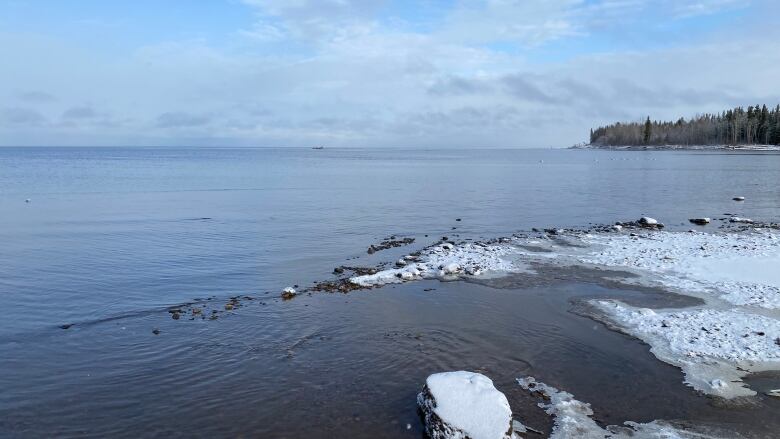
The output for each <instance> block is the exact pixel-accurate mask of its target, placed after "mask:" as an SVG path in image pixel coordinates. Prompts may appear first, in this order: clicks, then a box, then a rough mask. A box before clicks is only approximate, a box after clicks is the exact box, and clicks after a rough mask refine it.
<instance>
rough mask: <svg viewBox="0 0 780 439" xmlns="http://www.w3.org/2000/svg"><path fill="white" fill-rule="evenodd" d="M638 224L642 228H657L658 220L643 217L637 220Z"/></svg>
mask: <svg viewBox="0 0 780 439" xmlns="http://www.w3.org/2000/svg"><path fill="white" fill-rule="evenodd" d="M639 224H642V225H644V226H657V225H658V220H657V219H655V218H650V217H649V216H643V217H642V218H639Z"/></svg>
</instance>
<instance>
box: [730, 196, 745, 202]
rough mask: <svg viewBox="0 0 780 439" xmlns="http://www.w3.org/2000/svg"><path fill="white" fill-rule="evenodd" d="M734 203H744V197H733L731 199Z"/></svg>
mask: <svg viewBox="0 0 780 439" xmlns="http://www.w3.org/2000/svg"><path fill="white" fill-rule="evenodd" d="M732 200H734V201H745V197H734V198H732Z"/></svg>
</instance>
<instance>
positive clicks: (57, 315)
mask: <svg viewBox="0 0 780 439" xmlns="http://www.w3.org/2000/svg"><path fill="white" fill-rule="evenodd" d="M778 182H780V155H778V154H772V153H759V154H751V153H737V154H728V153H708V152H690V153H689V152H607V151H568V150H566V151H561V150H477V151H463V150H422V151H421V150H406V149H396V150H373V149H357V150H355V149H344V150H339V149H325V150H320V151H315V150H310V149H202V148H201V149H195V148H191V149H186V148H182V149H170V148H169V149H148V148H27V149H14V148H0V243H1V244H2V245H1V246H0V309H2V310H3V318H2V319H0V389H2V392H0V437H107V436H112V437H215V436H218V437H219V436H227V437H278V438H286V437H289V438H295V437H312V438H317V437H328V438H332V437H356V438H360V437H366V438H369V437H377V438H383V437H387V438H392V437H413V438H418V437H420V436H421V424H420V421H419V419H418V417H417V414H416V412H415V405H414V397H415V394H416V392H417V391H419V388H420V386H421V385H422V383H423V381H424V379H425V377H426V376H427V375H428V374H429V373H432V372H437V371H442V370H452V369H471V370H480V371H484V372H486V373H487V374H488V375H489V376H491V377H492V378H494V380H495V382H496V384H497V385H498V386H499V388H500V389H501V390H502V391H504V392H505V393H507V395H508V396H509V398H510V402H511V403H512V406H513V408H514V410H515V412H521V411H522V412H523V414H522V416H523V418H525V419H530V420H531V421H534V422H529V423H531V424H532V425H534V423H535V424H536V425H537V426H539V428H544V427H545V425H546V424H545V423H546V422H547V420H546V419H545V418H544V417H543V416H542V414H541V412H539V411H538V410H536V409H535V408H534V407H533V403H534V401H533V400H532V399H530V398H529V397H528V396H527V395H525V394H524V393H523V392H522V390H521V389H519V388H517V386H516V385H514V384H513V379H514V378H515V377H517V376H520V375H524V374H534V375H536V376H537V377H538V378H540V379H542V380H545V381H548V382H549V383H550V384H554V385H558V386H560V387H563V388H565V389H566V390H569V391H571V392H573V393H575V395H576V396H577V397H578V398H580V399H582V400H585V401H589V402H591V403H592V404H593V407H594V410H595V411H596V415H597V417H598V419H599V420H601V421H604V422H606V423H620V422H622V421H624V420H628V419H631V420H636V421H648V420H651V419H656V418H665V419H691V420H695V421H699V422H706V423H716V424H723V425H726V426H730V427H735V428H738V429H740V430H742V431H745V432H748V433H749V434H752V435H754V436H755V437H772V435H771V433H768V432H771V431H775V432H776V431H777V429H778V428H780V425H778V424H780V420H778V418H780V417H779V416H777V415H776V414H777V413H778V410H780V405H778V403H777V401H776V400H762V401H761V402H760V403H757V404H752V405H751V406H746V407H740V408H738V409H735V408H724V407H720V406H719V404H716V403H713V401H711V400H709V399H708V398H705V397H702V396H699V395H697V394H695V393H694V392H692V391H691V390H690V389H688V388H687V387H684V386H683V385H682V384H681V380H682V374H681V373H680V372H679V371H678V370H677V369H675V368H672V367H669V366H666V365H664V364H662V363H660V362H658V361H657V360H655V359H654V358H653V357H652V355H651V354H649V353H648V352H647V346H645V345H643V344H641V343H640V342H638V341H635V340H633V339H631V338H629V337H626V336H623V335H621V334H617V333H613V332H610V331H608V330H606V329H605V328H604V327H603V326H601V325H599V324H597V323H594V322H593V321H591V320H589V319H587V318H585V317H580V316H578V315H575V314H573V313H571V312H569V309H570V307H571V305H570V299H572V298H575V297H580V296H582V295H596V296H598V295H605V294H618V295H619V294H625V295H631V294H639V293H636V292H630V291H613V290H609V289H607V288H604V287H600V286H597V285H593V284H589V283H587V282H570V283H557V284H552V283H551V284H550V285H549V286H546V287H545V286H542V287H540V286H538V285H535V286H533V287H527V288H522V287H520V286H515V287H513V288H504V289H496V288H490V287H488V286H484V285H476V284H471V283H461V282H455V283H439V282H432V281H426V282H420V283H414V284H405V285H403V286H397V287H387V288H383V289H379V290H372V291H370V292H357V293H353V294H350V295H347V296H345V295H341V294H337V295H329V294H320V295H314V296H311V297H301V298H298V299H296V300H293V301H289V302H281V301H278V300H276V298H277V296H278V292H279V290H280V289H281V288H283V287H285V286H288V285H293V284H299V285H307V284H309V283H310V282H312V281H315V280H322V279H327V278H329V277H330V276H331V275H330V272H331V270H332V269H333V267H335V266H338V265H341V264H345V263H349V264H353V265H374V264H376V263H378V262H382V261H392V260H394V259H395V258H397V257H398V256H399V255H401V254H403V253H402V252H404V251H409V250H410V249H409V248H405V249H404V248H402V249H394V250H389V251H386V252H379V253H377V254H374V255H371V256H369V255H367V254H366V252H365V249H366V248H367V247H368V246H369V245H370V244H373V243H376V242H378V241H380V240H381V239H383V238H385V237H387V236H389V235H393V234H394V235H398V236H411V237H415V238H417V242H416V243H415V244H414V245H413V246H412V248H419V247H422V246H424V245H426V244H428V243H430V242H432V241H433V240H434V239H436V238H438V237H440V236H442V235H448V236H456V235H457V236H459V237H460V238H480V237H495V236H502V235H508V234H511V233H513V232H516V231H521V230H527V229H530V228H531V227H550V226H561V227H566V226H573V227H581V226H586V225H587V224H588V223H610V222H614V221H616V220H626V219H634V218H636V217H639V216H640V215H644V214H647V215H652V216H654V217H656V218H659V219H660V220H662V221H664V222H666V223H667V225H669V226H670V227H672V228H680V229H681V228H685V229H687V228H689V225H688V224H687V218H689V217H692V216H710V217H718V216H722V215H724V214H725V213H734V214H739V215H740V216H748V217H752V218H755V219H764V220H777V219H778V217H780V184H778ZM736 195H742V196H745V197H747V201H746V202H745V203H734V202H733V201H731V198H732V197H733V196H736ZM26 199H30V202H29V203H26V202H25V200H26ZM456 218H462V221H460V222H456V221H455V219H456ZM453 227H457V229H456V230H453ZM426 234H427V235H429V237H425V235H426ZM352 258H358V259H352ZM348 259H349V260H348ZM431 288H435V290H433V291H425V290H426V289H431ZM239 294H240V295H249V296H251V297H253V298H254V300H247V301H244V302H243V303H244V306H242V307H241V308H239V309H237V310H235V311H233V312H230V313H224V314H222V315H221V316H220V318H219V319H217V320H201V319H195V320H192V321H190V320H189V319H188V318H182V319H180V320H178V321H177V320H172V319H171V317H170V314H169V313H168V312H167V307H169V306H176V305H180V304H182V303H187V302H191V301H195V300H198V299H205V298H211V301H208V303H209V306H211V307H212V308H215V309H222V305H223V304H224V303H225V302H226V301H227V300H228V298H229V297H231V296H235V295H239ZM203 303H207V301H205V300H204V301H203ZM68 324H71V325H73V326H71V327H70V328H69V329H67V330H65V329H61V328H60V325H68ZM153 329H159V331H160V333H159V335H155V334H153V333H152V330H153ZM407 424H408V425H407Z"/></svg>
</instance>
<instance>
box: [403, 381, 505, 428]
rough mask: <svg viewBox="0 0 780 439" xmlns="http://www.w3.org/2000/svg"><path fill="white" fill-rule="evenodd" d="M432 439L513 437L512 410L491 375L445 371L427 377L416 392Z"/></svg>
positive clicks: (418, 403)
mask: <svg viewBox="0 0 780 439" xmlns="http://www.w3.org/2000/svg"><path fill="white" fill-rule="evenodd" d="M417 405H418V406H419V407H420V410H421V411H422V414H423V418H424V421H425V431H426V433H427V434H428V436H429V437H430V438H431V439H512V437H513V432H512V410H511V409H510V408H509V401H507V399H506V396H505V395H504V394H503V393H501V392H499V391H498V390H497V389H496V388H495V387H494V386H493V381H491V380H490V378H488V377H486V376H484V375H482V374H479V373H475V372H466V371H458V372H444V373H437V374H433V375H431V376H429V377H428V379H427V380H425V386H424V387H423V390H422V392H420V394H419V395H417Z"/></svg>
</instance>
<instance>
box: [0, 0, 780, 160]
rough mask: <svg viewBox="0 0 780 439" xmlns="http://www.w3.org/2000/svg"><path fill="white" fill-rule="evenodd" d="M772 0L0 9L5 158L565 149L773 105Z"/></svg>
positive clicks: (59, 2)
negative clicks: (20, 151) (59, 152)
mask: <svg viewBox="0 0 780 439" xmlns="http://www.w3.org/2000/svg"><path fill="white" fill-rule="evenodd" d="M778 20H780V2H777V1H773V0H751V1H747V0H745V1H738V0H690V1H689V0H655V1H650V0H438V1H437V0H417V1H413V0H199V1H192V0H165V1H161V0H134V1H132V2H130V1H105V0H68V1H63V0H0V145H2V146H55V145H66V146H112V145H116V146H242V147H243V146H268V147H283V146H320V145H321V146H326V147H415V148H423V147H425V148H439V147H472V148H479V147H500V148H522V147H567V146H571V145H573V144H575V143H579V142H583V141H586V140H587V137H588V132H589V129H590V128H591V127H596V126H599V125H604V124H607V123H611V122H614V121H636V120H643V119H644V118H645V117H647V116H649V117H651V118H653V119H658V120H660V119H669V120H676V119H677V118H679V117H680V116H685V117H691V116H694V115H695V114H698V113H704V112H719V111H721V110H723V109H726V108H730V107H733V106H736V105H743V106H747V105H755V104H767V105H776V104H777V103H780V80H778V78H780V26H778V25H777V22H778Z"/></svg>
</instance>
